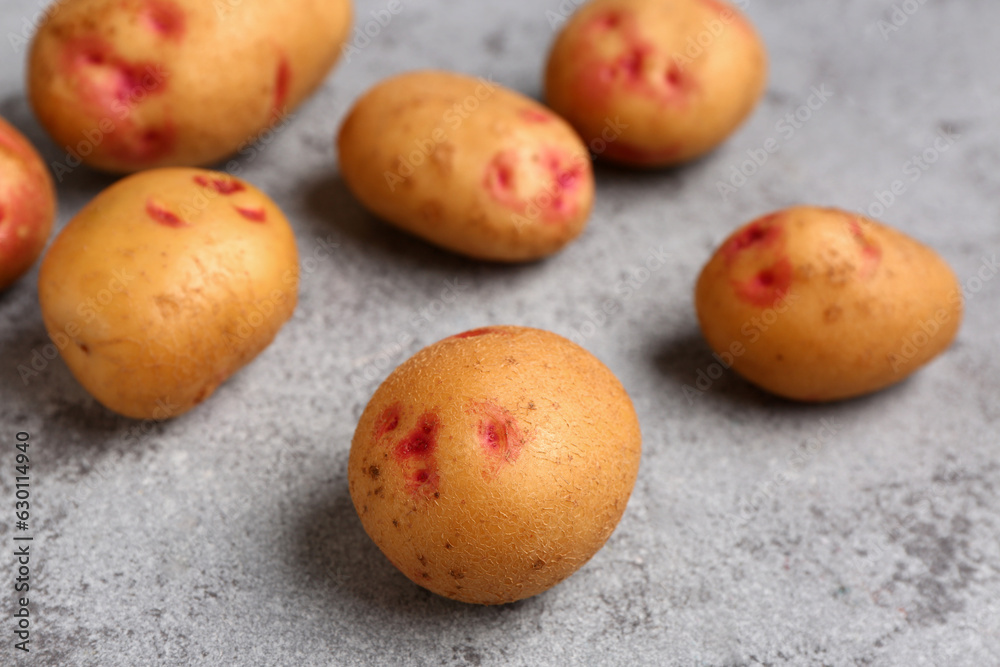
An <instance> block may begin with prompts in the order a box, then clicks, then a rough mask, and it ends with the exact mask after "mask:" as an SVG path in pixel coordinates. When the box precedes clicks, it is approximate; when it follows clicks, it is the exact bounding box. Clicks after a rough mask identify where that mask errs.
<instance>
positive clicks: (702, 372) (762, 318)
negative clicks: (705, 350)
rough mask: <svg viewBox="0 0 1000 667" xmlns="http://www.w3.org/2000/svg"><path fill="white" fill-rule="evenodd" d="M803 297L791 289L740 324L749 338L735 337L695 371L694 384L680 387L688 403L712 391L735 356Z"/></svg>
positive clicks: (741, 332)
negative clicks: (740, 339)
mask: <svg viewBox="0 0 1000 667" xmlns="http://www.w3.org/2000/svg"><path fill="white" fill-rule="evenodd" d="M800 298H801V297H800V296H799V295H798V294H796V293H795V292H792V291H789V292H786V293H785V294H783V295H782V296H781V297H780V298H779V299H778V300H777V301H775V302H774V305H773V306H771V307H770V308H766V309H764V310H763V311H761V314H760V315H759V316H758V315H755V316H753V317H751V318H750V319H749V320H747V321H746V322H744V323H743V325H742V326H741V327H740V335H741V336H743V339H744V340H745V341H746V343H744V342H743V341H739V340H734V341H733V342H732V343H730V344H729V348H728V349H726V350H723V351H722V352H721V353H719V352H713V353H712V358H713V359H714V360H715V361H713V362H712V363H710V364H709V365H708V366H707V367H706V368H699V369H698V372H697V373H696V374H695V380H694V384H693V385H690V384H686V385H684V387H683V388H682V389H681V391H682V392H683V393H684V398H685V399H687V402H688V405H694V402H695V399H697V398H700V397H701V396H704V395H705V393H707V392H709V391H711V389H712V387H713V385H715V383H716V381H717V380H719V379H720V378H721V377H722V376H723V375H725V374H726V372H727V371H728V370H729V369H731V368H732V367H733V364H735V363H736V360H737V359H739V358H740V357H742V356H743V355H744V354H746V353H747V350H748V347H747V346H748V345H753V344H754V343H756V342H757V341H758V340H760V338H761V336H763V335H764V334H765V333H767V332H768V330H769V329H770V328H771V327H772V326H774V325H775V323H777V321H778V320H779V319H780V318H781V316H782V315H784V314H785V313H787V312H788V311H789V310H791V309H792V308H793V307H794V306H795V304H796V303H797V302H798V300H799V299H800Z"/></svg>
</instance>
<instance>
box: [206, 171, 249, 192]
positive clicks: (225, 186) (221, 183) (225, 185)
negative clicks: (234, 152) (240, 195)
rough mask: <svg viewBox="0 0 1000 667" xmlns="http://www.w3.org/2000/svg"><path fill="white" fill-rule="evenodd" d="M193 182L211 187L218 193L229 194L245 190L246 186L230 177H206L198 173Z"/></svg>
mask: <svg viewBox="0 0 1000 667" xmlns="http://www.w3.org/2000/svg"><path fill="white" fill-rule="evenodd" d="M194 182H195V183H197V184H198V185H200V186H201V187H203V188H212V189H213V190H215V191H216V192H218V193H219V194H220V195H231V194H235V193H237V192H243V191H244V190H246V186H245V185H243V184H242V183H240V182H239V181H237V180H234V179H231V178H208V177H206V176H202V175H201V174H198V175H197V176H195V177H194Z"/></svg>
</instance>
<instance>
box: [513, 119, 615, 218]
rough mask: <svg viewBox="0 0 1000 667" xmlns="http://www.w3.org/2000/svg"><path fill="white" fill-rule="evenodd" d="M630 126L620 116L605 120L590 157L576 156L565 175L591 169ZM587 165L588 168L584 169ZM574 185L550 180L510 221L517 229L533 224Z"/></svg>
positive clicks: (593, 140) (593, 141)
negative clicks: (593, 163) (591, 163)
mask: <svg viewBox="0 0 1000 667" xmlns="http://www.w3.org/2000/svg"><path fill="white" fill-rule="evenodd" d="M628 127H629V126H628V124H626V123H623V122H622V121H621V118H620V117H619V116H615V119H614V120H611V118H605V119H604V129H603V130H601V135H600V136H599V137H594V138H593V139H591V141H590V144H589V146H588V148H590V157H589V161H588V158H586V157H584V156H583V155H576V156H574V157H573V159H572V160H570V163H569V166H568V167H567V169H566V170H565V171H564V173H572V172H573V171H574V170H577V169H583V168H589V166H590V162H593V161H594V160H596V159H597V158H598V157H600V156H601V154H603V153H604V152H605V151H607V150H608V146H610V145H611V144H613V143H614V142H615V141H617V140H618V138H619V137H621V136H622V133H623V132H624V131H625V130H627V129H628ZM584 165H586V167H584ZM571 185H572V183H570V182H567V181H565V180H562V179H560V178H558V177H556V178H550V179H548V180H547V181H546V182H545V183H544V185H543V186H542V189H541V191H540V192H538V193H537V194H535V195H534V196H533V197H531V198H530V199H529V200H528V203H527V204H526V205H525V207H524V209H523V210H521V211H514V212H512V213H511V214H510V220H511V222H513V223H514V225H515V226H516V227H517V228H519V229H520V228H521V227H524V226H526V225H530V224H531V223H533V222H535V221H537V220H538V218H539V217H540V216H541V215H542V212H543V211H545V210H546V209H547V208H548V207H549V206H551V205H552V203H553V202H555V201H557V200H558V199H559V197H561V196H562V195H563V194H566V191H567V190H568V189H570V187H571Z"/></svg>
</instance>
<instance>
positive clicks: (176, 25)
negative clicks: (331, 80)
mask: <svg viewBox="0 0 1000 667" xmlns="http://www.w3.org/2000/svg"><path fill="white" fill-rule="evenodd" d="M350 22H351V4H350V0H288V1H287V2H266V1H261V0H253V1H251V0H214V1H213V2H206V1H205V0H65V1H64V2H62V3H61V4H60V6H59V9H58V11H53V12H49V13H47V14H46V18H45V21H44V22H43V23H42V25H41V26H40V27H39V29H38V32H37V33H36V35H35V37H34V40H33V41H32V45H31V52H30V57H29V64H28V88H29V94H30V100H31V104H32V106H33V107H34V109H35V112H36V113H37V115H38V118H39V120H40V121H41V123H42V125H44V126H45V128H46V129H47V130H48V131H49V133H50V134H51V135H52V137H53V139H55V141H56V142H57V143H58V144H59V145H60V146H61V147H64V148H65V150H66V151H67V152H69V153H71V154H72V155H74V156H77V157H78V158H79V159H82V160H83V161H84V162H86V163H88V164H90V165H92V166H94V167H98V168H100V169H104V170H107V171H112V172H133V171H138V170H140V169H149V168H151V167H163V166H197V165H206V164H210V163H212V162H215V161H217V160H220V159H221V158H223V157H225V156H227V155H229V154H231V153H233V152H235V151H236V150H237V149H241V148H242V147H243V146H245V145H248V144H250V143H252V142H254V141H256V140H257V139H258V138H259V137H260V135H261V133H262V132H264V131H265V130H266V129H267V128H269V127H271V126H274V125H276V124H277V123H278V122H279V121H280V120H281V119H282V117H284V116H285V115H286V114H287V113H288V112H289V111H291V110H292V109H295V107H297V106H298V105H299V103H300V102H302V101H303V100H304V99H305V98H306V97H308V96H309V95H310V94H311V93H312V92H313V91H314V90H315V89H316V88H317V87H318V86H319V84H320V83H321V82H322V80H323V78H324V77H325V76H326V74H327V72H328V71H329V70H330V68H331V67H332V66H333V64H334V62H335V61H336V60H337V57H338V56H339V55H340V52H341V46H342V45H343V43H344V41H345V39H346V37H347V33H348V30H349V27H350ZM67 169H68V168H67ZM57 175H58V174H57Z"/></svg>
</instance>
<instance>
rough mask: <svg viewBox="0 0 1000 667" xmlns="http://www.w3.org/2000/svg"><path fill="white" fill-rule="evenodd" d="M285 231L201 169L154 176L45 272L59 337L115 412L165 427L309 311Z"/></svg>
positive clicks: (47, 306) (52, 254) (220, 177)
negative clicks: (296, 315) (299, 309)
mask: <svg viewBox="0 0 1000 667" xmlns="http://www.w3.org/2000/svg"><path fill="white" fill-rule="evenodd" d="M298 280H299V268H298V253H297V250H296V248H295V238H294V236H293V235H292V230H291V228H290V227H289V224H288V221H287V220H286V219H285V217H284V215H282V213H281V211H280V210H279V209H278V207H277V206H276V205H275V204H274V202H272V201H271V200H270V199H268V198H267V196H265V195H264V194H263V193H261V192H260V191H259V190H257V189H256V188H254V187H252V186H251V185H249V184H248V183H245V182H244V181H241V180H238V179H235V178H233V177H231V176H229V175H227V174H222V173H219V172H212V171H204V170H200V169H186V168H168V169H156V170H151V171H145V172H142V173H140V174H136V175H134V176H130V177H128V178H126V179H124V180H121V181H119V182H117V183H115V184H114V185H112V186H111V187H110V188H108V189H107V190H105V191H104V192H102V193H101V194H99V195H98V196H97V197H96V198H95V199H94V200H93V201H92V202H90V204H88V205H87V206H86V207H84V208H83V210H81V211H80V213H79V214H77V216H76V217H74V218H73V219H72V220H71V221H70V222H69V224H68V225H67V226H66V227H65V228H64V229H63V230H62V232H61V233H60V234H59V235H58V236H57V237H56V240H55V241H54V242H53V244H52V247H51V249H50V250H49V252H48V254H47V255H46V256H45V259H44V260H43V261H42V267H41V272H40V275H39V280H38V292H39V297H40V299H41V303H42V315H43V318H44V320H45V327H46V329H48V332H49V336H50V337H51V338H52V340H53V341H54V342H55V343H56V345H57V347H59V349H60V352H61V354H62V357H63V359H65V360H66V364H67V365H68V366H69V368H70V370H71V371H72V372H73V375H75V376H76V378H77V380H79V381H80V384H82V385H83V386H84V388H86V389H87V391H89V392H90V393H91V394H93V395H94V397H95V398H96V399H97V400H98V401H100V402H101V403H103V404H104V405H105V406H107V407H108V408H110V409H111V410H114V411H115V412H119V413H121V414H123V415H126V416H128V417H135V418H141V419H157V420H163V419H166V418H168V417H175V416H177V415H180V414H182V413H184V412H186V411H188V410H190V409H191V408H192V407H194V406H195V405H197V404H198V403H200V402H201V401H203V400H205V399H206V398H208V396H210V395H211V394H212V392H214V391H215V389H216V387H218V386H219V385H220V384H221V383H222V382H223V381H225V380H226V378H228V377H229V376H231V375H232V374H233V373H235V372H236V371H237V370H239V369H240V368H242V367H243V366H244V365H245V364H247V363H248V362H250V360H252V359H253V358H254V357H256V356H257V354H258V353H260V352H261V350H263V349H264V348H265V347H267V346H268V345H269V344H270V343H271V341H272V340H273V339H274V336H275V335H276V334H277V332H278V330H279V329H280V328H281V326H282V325H283V324H284V323H285V321H286V320H288V319H289V318H290V317H291V316H292V311H293V310H294V309H295V305H296V302H297V300H298Z"/></svg>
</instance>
